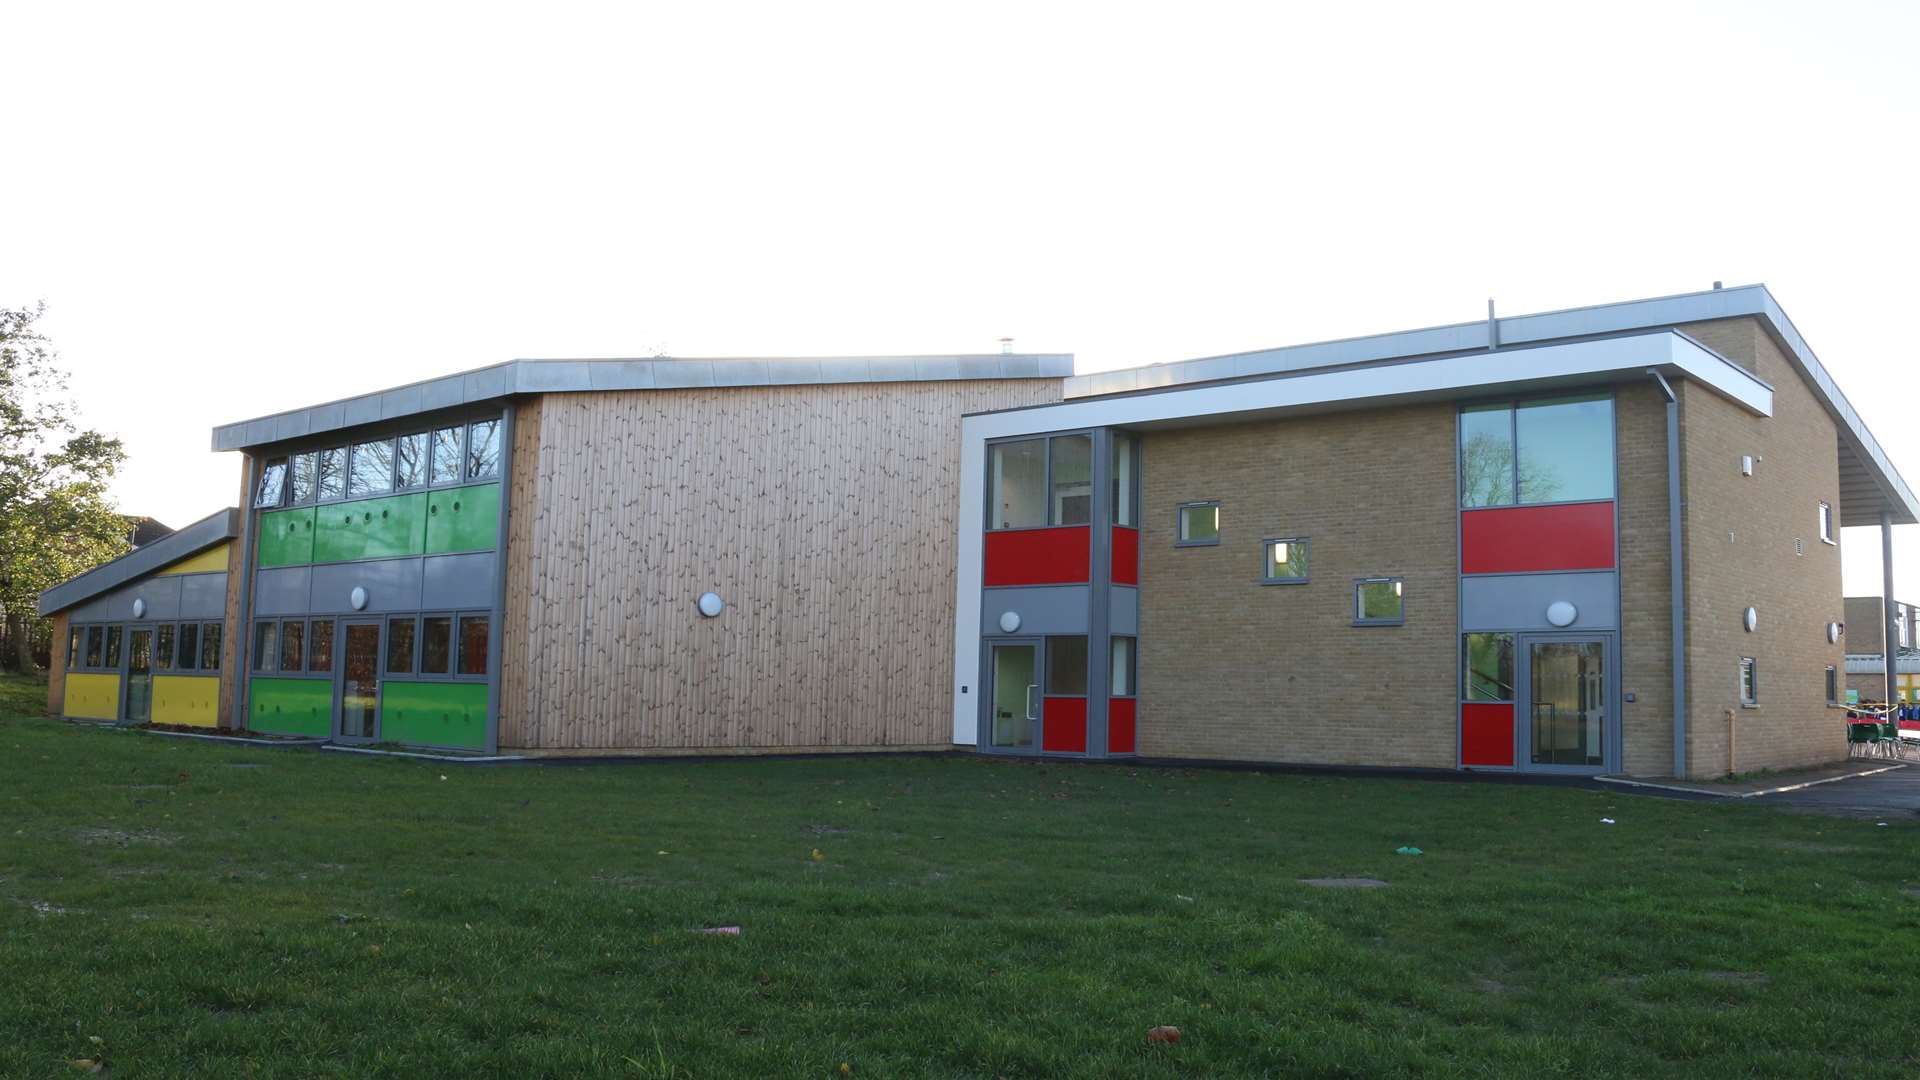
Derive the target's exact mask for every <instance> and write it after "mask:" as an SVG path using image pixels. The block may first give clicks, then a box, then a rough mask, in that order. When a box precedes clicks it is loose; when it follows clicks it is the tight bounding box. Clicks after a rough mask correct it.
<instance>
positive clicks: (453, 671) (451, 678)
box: [380, 608, 499, 683]
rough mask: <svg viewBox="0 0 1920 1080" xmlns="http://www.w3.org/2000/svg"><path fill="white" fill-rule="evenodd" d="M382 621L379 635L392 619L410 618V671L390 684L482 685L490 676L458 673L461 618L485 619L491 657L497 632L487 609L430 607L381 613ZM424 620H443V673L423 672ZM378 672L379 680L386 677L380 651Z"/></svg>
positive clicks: (384, 659) (387, 627) (382, 654)
mask: <svg viewBox="0 0 1920 1080" xmlns="http://www.w3.org/2000/svg"><path fill="white" fill-rule="evenodd" d="M384 618H385V622H384V623H383V624H382V626H381V632H382V633H383V634H384V633H386V632H387V631H389V630H391V629H392V625H391V624H392V623H393V622H394V621H395V620H397V619H405V618H412V619H413V672H412V673H411V674H408V675H404V676H395V677H394V679H393V681H395V682H462V683H484V682H486V681H487V680H488V679H489V678H490V677H491V675H490V673H489V672H487V671H484V670H483V671H481V672H480V673H479V674H477V675H462V674H461V673H460V620H461V619H463V618H466V619H472V618H478V619H484V620H486V623H487V645H488V653H489V655H491V653H492V645H493V635H494V634H496V633H498V632H499V627H498V626H497V625H496V624H495V622H494V618H493V611H492V610H491V609H489V608H433V609H431V610H427V611H412V612H408V611H389V612H386V613H385V616H384ZM428 619H446V620H447V670H445V671H426V670H424V664H425V661H426V658H427V620H428ZM384 640H385V639H384V638H383V639H382V641H383V642H384ZM380 672H381V674H380V677H381V679H382V680H385V679H386V678H387V677H388V676H387V674H386V653H385V652H384V651H382V653H381V656H380Z"/></svg>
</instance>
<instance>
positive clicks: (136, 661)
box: [126, 630, 153, 724]
mask: <svg viewBox="0 0 1920 1080" xmlns="http://www.w3.org/2000/svg"><path fill="white" fill-rule="evenodd" d="M126 716H127V719H128V720H129V721H131V722H133V723H138V724H144V723H147V722H148V721H149V720H152V719H153V631H152V630H134V631H131V632H129V633H128V634H127V712H126Z"/></svg>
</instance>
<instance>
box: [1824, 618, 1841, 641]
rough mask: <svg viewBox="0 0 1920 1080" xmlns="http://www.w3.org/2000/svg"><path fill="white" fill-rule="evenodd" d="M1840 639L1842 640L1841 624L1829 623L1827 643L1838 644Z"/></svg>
mask: <svg viewBox="0 0 1920 1080" xmlns="http://www.w3.org/2000/svg"><path fill="white" fill-rule="evenodd" d="M1839 641H1840V624H1839V623H1837V622H1830V623H1828V624H1827V644H1829V645H1833V644H1837V643H1838V642H1839Z"/></svg>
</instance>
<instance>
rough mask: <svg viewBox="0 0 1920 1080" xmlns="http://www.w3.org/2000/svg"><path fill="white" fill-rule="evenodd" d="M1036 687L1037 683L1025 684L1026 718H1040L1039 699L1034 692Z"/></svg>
mask: <svg viewBox="0 0 1920 1080" xmlns="http://www.w3.org/2000/svg"><path fill="white" fill-rule="evenodd" d="M1038 689H1040V684H1039V683H1028V684H1027V719H1029V720H1038V719H1040V700H1039V698H1038V697H1037V696H1036V695H1035V694H1034V691H1035V690H1038Z"/></svg>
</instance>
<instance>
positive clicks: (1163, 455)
mask: <svg viewBox="0 0 1920 1080" xmlns="http://www.w3.org/2000/svg"><path fill="white" fill-rule="evenodd" d="M1143 453H1144V459H1143V468H1142V487H1143V490H1142V500H1141V508H1142V513H1143V516H1142V519H1141V523H1142V526H1143V529H1142V544H1143V547H1144V554H1143V564H1144V565H1143V575H1142V580H1141V591H1140V601H1141V613H1140V658H1139V665H1140V669H1139V671H1140V674H1139V681H1140V730H1139V747H1140V752H1141V753H1142V754H1145V755H1150V756H1155V757H1194V758H1241V759H1254V760H1271V761H1288V762H1301V763H1316V764H1372V765H1397V766H1423V767H1438V768H1451V767H1453V765H1454V763H1455V760H1456V746H1457V742H1458V739H1457V727H1458V718H1457V705H1456V702H1457V700H1458V699H1457V694H1458V690H1457V683H1458V676H1457V675H1456V673H1455V671H1454V664H1455V656H1456V646H1455V640H1454V637H1455V633H1456V629H1457V627H1458V625H1459V620H1458V615H1457V602H1458V595H1457V592H1456V588H1457V586H1456V574H1457V571H1458V568H1459V556H1458V553H1457V550H1456V546H1457V529H1458V521H1457V519H1458V513H1457V511H1456V507H1455V503H1454V478H1453V467H1454V407H1453V406H1452V405H1450V404H1448V405H1430V406H1418V407H1410V408H1398V409H1388V410H1377V411H1368V412H1353V413H1341V414H1334V415H1325V416H1314V417H1304V418H1297V419H1289V420H1285V421H1271V422H1258V423H1246V424H1234V425H1226V426H1219V427H1207V428H1194V429H1190V430H1184V431H1165V432H1158V431H1157V432H1153V433H1151V434H1149V435H1148V436H1147V437H1146V439H1145V442H1144V451H1143ZM1200 499H1218V500H1220V503H1221V508H1220V520H1221V537H1222V539H1221V543H1220V545H1219V546H1218V547H1193V548H1175V547H1174V546H1173V544H1174V513H1175V508H1176V507H1177V506H1178V505H1179V504H1180V503H1182V502H1190V501H1194V500H1200ZM1285 536H1305V537H1309V538H1311V541H1312V547H1311V549H1310V552H1311V555H1310V558H1311V577H1312V580H1311V582H1310V583H1308V584H1306V585H1262V584H1260V573H1261V558H1262V545H1261V541H1262V540H1263V539H1265V538H1267V537H1285ZM1373 576H1399V577H1403V578H1404V579H1405V580H1406V598H1405V599H1406V624H1405V625H1404V626H1392V627H1386V626H1365V627H1356V626H1353V625H1352V622H1353V580H1352V579H1353V578H1356V577H1373Z"/></svg>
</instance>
